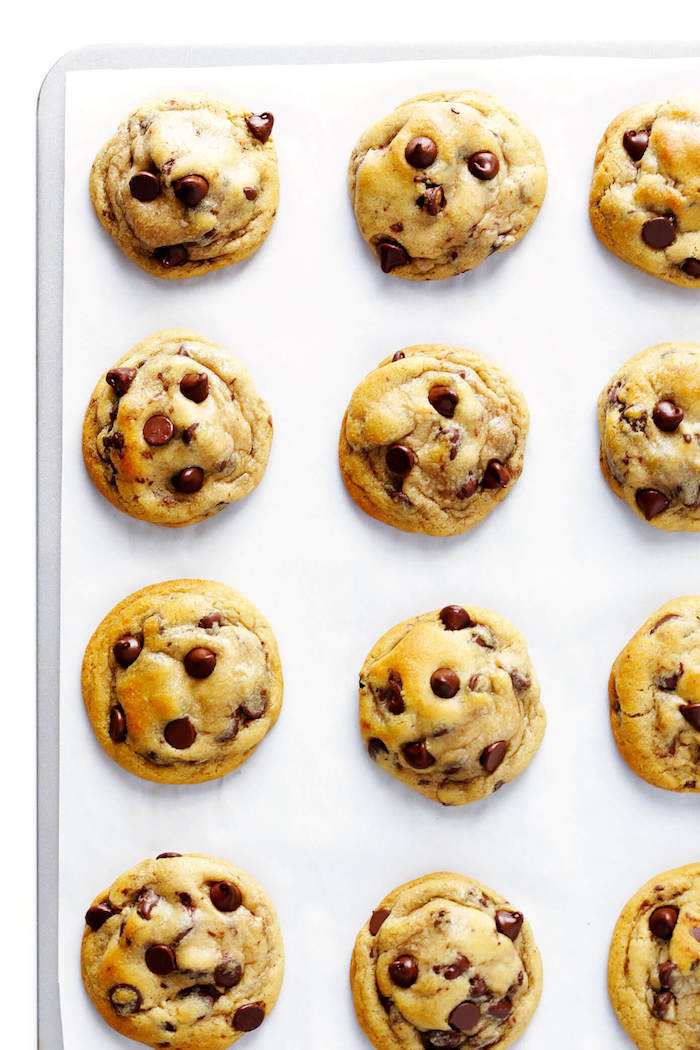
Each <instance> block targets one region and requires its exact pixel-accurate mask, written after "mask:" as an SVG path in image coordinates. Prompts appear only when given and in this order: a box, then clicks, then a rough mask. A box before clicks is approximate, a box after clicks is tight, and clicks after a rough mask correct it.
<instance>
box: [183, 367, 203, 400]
mask: <svg viewBox="0 0 700 1050" xmlns="http://www.w3.org/2000/svg"><path fill="white" fill-rule="evenodd" d="M180 393H181V394H182V396H183V397H186V398H187V400H188V401H194V402H195V404H197V405H201V403H202V401H205V400H206V398H207V396H208V394H209V378H208V376H207V374H206V372H187V374H186V375H184V376H183V377H182V379H181V380H180Z"/></svg>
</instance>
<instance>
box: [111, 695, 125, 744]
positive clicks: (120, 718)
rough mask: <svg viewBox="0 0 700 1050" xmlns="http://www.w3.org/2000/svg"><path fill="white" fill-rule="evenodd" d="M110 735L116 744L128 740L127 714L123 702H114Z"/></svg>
mask: <svg viewBox="0 0 700 1050" xmlns="http://www.w3.org/2000/svg"><path fill="white" fill-rule="evenodd" d="M109 737H110V740H112V741H113V742H114V743H115V744H121V743H122V742H123V741H124V740H126V715H125V714H124V708H123V707H122V705H121V704H114V705H113V706H112V707H111V708H110V711H109Z"/></svg>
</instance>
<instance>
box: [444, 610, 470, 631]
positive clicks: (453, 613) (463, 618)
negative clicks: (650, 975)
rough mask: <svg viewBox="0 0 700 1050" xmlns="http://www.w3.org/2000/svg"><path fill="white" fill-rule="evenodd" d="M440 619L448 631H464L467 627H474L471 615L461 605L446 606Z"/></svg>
mask: <svg viewBox="0 0 700 1050" xmlns="http://www.w3.org/2000/svg"><path fill="white" fill-rule="evenodd" d="M440 619H441V620H442V623H443V626H444V627H445V629H446V630H448V631H463V630H464V629H465V627H473V626H474V624H473V622H472V619H471V617H470V615H469V613H468V612H467V610H466V609H463V608H462V606H461V605H446V606H445V607H444V609H441V610H440Z"/></svg>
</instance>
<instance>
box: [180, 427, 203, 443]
mask: <svg viewBox="0 0 700 1050" xmlns="http://www.w3.org/2000/svg"><path fill="white" fill-rule="evenodd" d="M198 426H199V423H190V425H189V426H188V427H187V428H186V429H185V430H183V432H182V440H183V441H184V442H185V444H186V445H189V444H190V442H191V441H192V440H193V438H194V434H195V431H196V429H197V427H198Z"/></svg>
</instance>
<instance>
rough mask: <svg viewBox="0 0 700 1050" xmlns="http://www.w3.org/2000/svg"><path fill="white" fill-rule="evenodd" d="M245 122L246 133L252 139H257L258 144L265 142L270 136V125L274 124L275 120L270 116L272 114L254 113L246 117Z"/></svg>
mask: <svg viewBox="0 0 700 1050" xmlns="http://www.w3.org/2000/svg"><path fill="white" fill-rule="evenodd" d="M245 122H246V124H247V125H248V131H249V132H250V133H251V135H252V136H253V138H254V139H257V140H258V142H267V140H268V139H269V137H270V135H271V134H272V125H273V124H274V123H275V118H274V117H273V116H272V113H259V114H255V113H254V114H253V115H252V116H250V117H246V118H245Z"/></svg>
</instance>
